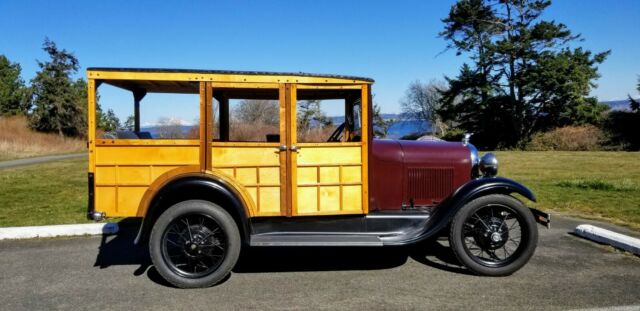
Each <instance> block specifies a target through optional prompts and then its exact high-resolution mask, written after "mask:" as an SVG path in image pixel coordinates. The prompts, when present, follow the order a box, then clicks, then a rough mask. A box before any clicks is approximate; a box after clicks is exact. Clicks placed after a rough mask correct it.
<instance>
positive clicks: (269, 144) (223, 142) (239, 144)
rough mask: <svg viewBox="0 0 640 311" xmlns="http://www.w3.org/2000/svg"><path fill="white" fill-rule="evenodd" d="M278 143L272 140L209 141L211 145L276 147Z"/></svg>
mask: <svg viewBox="0 0 640 311" xmlns="http://www.w3.org/2000/svg"><path fill="white" fill-rule="evenodd" d="M278 146H280V144H279V143H272V142H239V141H238V142H235V141H214V142H211V147H240V148H242V147H260V148H264V147H274V148H278Z"/></svg>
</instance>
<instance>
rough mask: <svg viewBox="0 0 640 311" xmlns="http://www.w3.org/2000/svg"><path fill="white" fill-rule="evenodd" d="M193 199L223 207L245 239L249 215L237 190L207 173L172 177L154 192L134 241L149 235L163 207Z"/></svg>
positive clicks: (136, 241) (248, 230)
mask: <svg viewBox="0 0 640 311" xmlns="http://www.w3.org/2000/svg"><path fill="white" fill-rule="evenodd" d="M195 199H197V200H206V201H211V202H214V203H216V204H218V205H220V207H222V208H224V209H225V210H226V211H227V212H228V213H229V214H230V215H231V216H232V217H233V219H234V220H235V222H236V224H237V225H238V230H239V231H240V234H241V236H242V238H243V240H245V241H246V240H247V239H248V237H249V235H250V229H249V215H247V212H246V209H245V206H244V204H243V203H242V200H241V199H240V195H239V194H238V193H237V191H236V190H235V189H233V188H232V187H230V186H228V185H226V184H225V183H224V182H221V181H218V180H215V179H211V178H207V177H206V176H188V177H183V178H179V179H176V180H173V181H171V182H169V183H168V184H166V185H164V186H163V187H162V188H161V189H160V190H158V191H157V192H156V194H155V196H154V197H153V199H152V200H151V203H150V204H149V209H148V210H147V213H146V215H145V216H144V219H143V221H142V225H141V226H140V230H139V231H138V236H137V237H136V239H135V244H136V245H138V244H140V242H143V241H146V240H147V239H148V237H149V235H150V233H151V228H153V225H154V224H155V222H156V220H157V219H158V217H160V215H161V214H162V213H163V212H164V211H165V210H166V209H168V208H169V207H171V206H172V205H174V204H176V203H178V202H181V201H185V200H195Z"/></svg>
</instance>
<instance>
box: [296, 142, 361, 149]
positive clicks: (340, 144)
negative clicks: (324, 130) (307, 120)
mask: <svg viewBox="0 0 640 311" xmlns="http://www.w3.org/2000/svg"><path fill="white" fill-rule="evenodd" d="M297 146H298V147H301V148H302V147H360V146H362V142H359V141H358V142H326V143H299V144H297Z"/></svg>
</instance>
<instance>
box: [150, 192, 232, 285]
mask: <svg viewBox="0 0 640 311" xmlns="http://www.w3.org/2000/svg"><path fill="white" fill-rule="evenodd" d="M149 252H150V255H151V259H152V261H153V264H154V266H155V267H156V269H157V270H158V273H160V275H162V277H164V278H165V279H166V280H167V281H169V282H170V283H171V284H173V285H175V286H177V287H182V288H190V287H206V286H211V285H214V284H216V283H218V282H219V281H220V280H221V279H222V278H224V277H225V276H226V275H227V274H229V272H230V271H231V269H232V268H233V266H234V265H235V263H236V261H237V259H238V255H239V252H240V234H239V232H238V228H237V227H236V224H235V222H234V221H233V218H232V217H231V216H230V215H229V214H228V213H227V212H226V211H225V210H224V209H222V208H221V207H219V206H217V205H215V204H213V203H211V202H207V201H198V200H192V201H185V202H181V203H178V204H176V205H174V206H172V207H170V208H169V209H167V210H166V211H165V212H164V213H163V214H162V215H161V216H160V218H158V221H157V222H156V224H155V225H154V227H153V230H152V232H151V239H150V241H149Z"/></svg>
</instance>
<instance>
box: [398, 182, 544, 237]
mask: <svg viewBox="0 0 640 311" xmlns="http://www.w3.org/2000/svg"><path fill="white" fill-rule="evenodd" d="M512 193H518V194H520V195H522V196H523V197H525V198H527V199H529V200H531V201H533V202H536V197H535V195H534V194H533V192H532V191H531V190H529V189H528V188H527V187H525V186H523V185H522V184H520V183H518V182H516V181H514V180H511V179H508V178H504V177H483V178H477V179H473V180H471V181H469V182H467V183H466V184H464V185H462V186H460V188H458V189H457V190H456V191H455V192H454V193H453V194H452V195H450V196H449V197H447V198H446V199H445V200H443V201H442V202H441V203H440V204H439V205H438V207H437V208H436V209H435V211H434V213H433V215H432V216H431V217H430V218H429V222H428V223H427V226H426V228H427V229H426V230H425V231H424V232H423V233H422V234H421V235H420V236H418V237H415V238H414V239H412V240H411V241H408V242H417V241H420V240H424V239H427V238H429V237H431V236H434V235H436V234H438V233H439V232H440V231H442V229H444V228H445V227H446V226H447V225H449V223H450V222H451V219H452V218H453V216H454V215H455V214H456V212H457V211H458V210H460V209H461V208H462V207H463V206H464V205H465V204H466V203H467V202H469V201H471V200H473V199H475V198H477V197H480V196H483V195H489V194H505V195H509V194H512Z"/></svg>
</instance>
